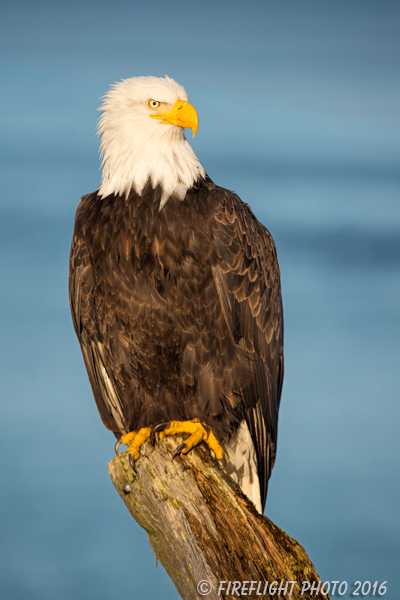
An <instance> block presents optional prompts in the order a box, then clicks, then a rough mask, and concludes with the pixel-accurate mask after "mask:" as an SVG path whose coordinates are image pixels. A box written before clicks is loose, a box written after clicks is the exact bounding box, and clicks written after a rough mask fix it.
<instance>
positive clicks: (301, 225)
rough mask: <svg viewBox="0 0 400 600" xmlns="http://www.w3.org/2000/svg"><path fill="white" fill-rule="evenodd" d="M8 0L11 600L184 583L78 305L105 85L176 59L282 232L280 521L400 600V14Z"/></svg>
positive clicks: (177, 69)
mask: <svg viewBox="0 0 400 600" xmlns="http://www.w3.org/2000/svg"><path fill="white" fill-rule="evenodd" d="M289 7H290V10H289ZM2 10H3V17H4V18H3V19H2V27H3V31H2V34H1V36H0V37H1V44H2V48H3V54H2V81H3V83H4V84H5V85H4V90H5V92H6V93H5V94H4V95H2V97H1V111H0V124H1V128H2V136H1V140H0V156H1V164H2V167H3V168H2V176H1V185H2V195H1V206H0V280H1V282H2V285H1V311H0V319H1V332H2V334H1V340H2V343H1V345H0V353H1V365H2V394H1V410H2V422H3V423H4V425H5V426H4V427H3V434H2V436H1V442H0V443H1V448H2V451H3V452H2V456H3V461H2V466H1V469H2V474H1V482H2V483H1V484H0V494H1V504H0V511H1V538H0V539H1V564H2V567H3V569H2V570H3V571H4V572H3V577H2V583H1V584H0V585H1V586H2V591H3V594H2V597H5V598H7V599H10V600H20V599H24V600H25V599H26V598H29V599H30V600H47V599H50V598H53V597H54V596H57V598H58V600H70V599H71V598H74V599H77V600H78V599H80V598H88V597H89V598H91V597H93V598H96V599H98V600H103V599H104V600H106V599H109V598H111V597H115V596H116V595H124V597H132V598H148V599H149V600H151V599H152V598H159V597H160V596H162V597H163V598H165V599H169V598H171V599H172V598H177V593H176V591H175V589H174V587H173V585H172V584H171V582H170V580H169V578H168V577H167V575H166V574H165V572H164V571H163V569H162V567H160V566H159V567H158V568H157V570H156V571H155V570H154V568H155V559H154V556H153V555H152V552H151V550H150V549H149V546H148V542H147V538H146V535H145V534H144V533H143V531H142V530H140V529H139V527H137V526H136V524H135V523H133V522H132V519H131V518H130V517H129V515H128V514H127V512H126V510H125V508H124V507H123V505H122V503H121V501H120V499H119V498H118V496H117V494H116V492H115V490H114V488H113V487H112V485H111V482H110V480H109V477H108V474H107V472H106V463H107V462H108V460H109V459H110V458H111V457H112V453H113V450H112V446H113V436H112V434H111V433H109V432H108V431H106V430H105V429H104V427H103V426H102V424H101V422H100V418H99V416H98V413H97V409H96V407H95V403H94V401H93V398H92V395H91V391H90V387H89V384H88V381H87V377H86V373H85V369H84V365H83V361H82V358H81V354H80V350H79V346H78V343H77V341H76V339H75V334H74V332H73V328H72V324H71V319H70V315H69V307H68V302H67V272H68V253H69V245H70V240H71V235H72V228H73V219H74V212H75V209H76V206H77V203H78V200H79V197H80V196H81V195H83V194H84V193H87V192H89V191H92V190H93V189H95V188H96V187H97V185H98V183H99V172H98V169H99V164H98V158H97V146H98V143H97V140H96V138H95V136H94V131H95V120H96V117H97V115H96V114H95V111H94V109H95V107H96V106H98V98H99V97H100V96H101V95H102V94H103V93H104V92H105V91H106V90H107V88H108V86H109V84H110V83H111V82H112V81H114V80H117V79H119V78H121V77H129V76H132V75H137V74H155V75H163V74H164V73H165V72H166V73H168V74H169V75H170V76H172V77H175V78H176V79H177V80H178V81H180V82H181V83H182V84H183V85H184V86H185V87H186V89H187V91H188V92H189V95H190V99H191V101H192V102H193V104H194V105H195V106H196V108H197V109H198V111H199V114H200V129H199V133H198V135H197V137H196V139H195V140H194V141H193V147H194V148H195V151H196V153H197V154H198V156H199V158H200V160H201V161H202V163H203V165H204V167H205V168H206V170H207V171H208V173H209V175H210V176H211V177H212V178H213V179H214V180H215V181H216V182H217V183H219V184H220V185H223V186H226V187H228V188H230V189H234V190H235V191H236V192H237V193H238V194H239V195H240V196H241V198H242V199H243V200H244V201H246V202H248V203H249V204H250V205H251V206H252V208H253V209H254V211H255V213H256V215H257V216H258V218H259V219H260V220H261V221H262V222H263V223H265V225H267V227H268V228H269V229H270V230H271V232H272V234H273V235H274V238H275V240H276V243H277V248H278V256H279V261H280V266H281V271H282V286H283V295H284V310H285V352H286V379H285V384H284V392H283V400H282V408H281V413H280V431H279V444H278V458H277V463H276V467H275V470H274V473H273V476H272V479H271V484H270V486H269V497H268V502H267V510H266V514H267V515H268V516H269V517H270V518H271V519H272V520H273V521H274V522H275V523H276V524H277V525H279V526H280V527H282V528H283V529H285V530H286V531H287V532H288V533H289V534H290V535H291V536H293V537H295V538H296V539H298V540H299V541H300V542H301V543H302V544H303V545H304V547H305V548H306V550H307V552H308V553H309V555H310V557H311V559H312V560H313V562H314V563H315V566H316V568H317V571H318V572H319V574H320V575H321V577H322V578H323V579H324V580H339V581H342V580H347V581H348V582H349V583H351V582H353V581H356V580H361V581H365V580H370V581H375V580H377V581H379V582H381V581H384V580H387V581H388V592H387V594H386V596H385V598H388V599H390V600H391V599H394V598H397V595H396V592H395V590H396V575H397V574H398V561H399V550H400V544H399V533H400V523H399V519H398V505H399V491H400V490H399V478H398V470H399V441H398V424H399V403H398V391H399V375H398V357H399V350H400V348H399V344H400V343H399V325H400V323H399V321H400V310H399V300H400V280H399V267H400V220H399V217H400V208H399V198H400V194H399V192H400V171H399V155H400V153H399V149H400V143H399V114H398V106H399V100H400V93H399V91H400V90H399V88H400V84H399V81H400V79H399V59H400V53H399V46H400V43H399V40H400V35H398V33H399V32H398V29H399V23H400V21H399V16H400V15H399V12H400V11H399V8H398V5H397V4H396V3H392V2H386V1H385V0H384V1H383V2H380V3H379V6H378V4H376V3H373V2H363V3H355V2H352V3H348V2H346V3H345V2H342V1H338V2H335V5H334V6H332V5H327V4H324V5H323V6H322V5H321V3H319V2H316V1H315V2H312V1H305V2H302V3H301V5H299V3H294V2H288V3H285V5H278V4H276V3H272V2H271V3H270V4H268V5H264V4H263V5H261V4H258V3H256V2H250V3H246V7H242V5H236V4H232V5H231V7H230V10H229V11H228V13H227V12H226V10H222V8H221V9H217V8H215V7H214V8H213V9H212V10H211V7H210V5H208V4H207V3H206V4H203V5H202V8H201V9H200V8H199V7H195V6H193V7H186V9H185V11H183V10H177V11H174V13H173V15H171V13H170V11H169V10H168V8H167V7H166V6H165V5H162V4H160V3H156V2H153V3H152V5H151V10H150V8H149V9H148V10H147V8H146V7H143V6H141V7H138V6H135V5H134V4H124V3H121V2H120V3H116V4H115V6H114V5H113V8H112V9H111V8H110V7H108V6H107V5H106V4H102V3H101V2H100V3H92V2H88V3H86V4H85V5H84V6H79V5H77V4H75V3H69V4H68V5H62V6H61V5H60V6H58V5H56V4H54V3H53V4H45V3H35V4H27V3H19V5H18V7H16V6H15V7H14V6H13V7H11V5H10V6H8V7H4V8H3V9H2ZM350 589H352V588H350ZM344 597H346V596H344Z"/></svg>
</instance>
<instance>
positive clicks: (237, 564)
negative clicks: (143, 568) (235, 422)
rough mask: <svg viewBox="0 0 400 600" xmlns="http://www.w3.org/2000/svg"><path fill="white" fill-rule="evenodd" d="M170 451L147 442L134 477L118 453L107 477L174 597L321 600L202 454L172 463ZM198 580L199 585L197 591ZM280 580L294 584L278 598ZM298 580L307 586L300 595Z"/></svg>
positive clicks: (307, 574) (305, 561) (309, 575)
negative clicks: (143, 533)
mask: <svg viewBox="0 0 400 600" xmlns="http://www.w3.org/2000/svg"><path fill="white" fill-rule="evenodd" d="M176 445H177V441H176V439H173V438H164V439H163V440H162V441H161V442H160V444H159V445H158V447H156V448H153V446H151V444H150V443H149V442H147V443H146V444H144V446H143V447H142V449H141V457H140V459H139V461H138V462H137V463H136V469H137V473H136V474H135V473H134V472H133V471H132V469H131V468H130V467H129V464H128V462H127V453H126V452H123V453H122V454H121V455H120V456H118V457H115V458H114V459H113V460H112V461H111V462H110V463H109V465H108V471H109V473H110V475H111V478H112V481H113V484H114V486H115V488H116V489H117V491H118V493H119V495H120V496H121V498H122V499H123V501H124V502H125V504H126V506H127V508H128V510H129V512H130V513H131V515H132V516H133V518H134V519H135V520H136V521H137V522H138V523H139V525H141V526H142V527H143V528H144V529H145V530H146V531H147V533H148V536H149V542H150V546H151V547H152V549H153V550H154V553H155V555H156V557H157V558H158V560H159V561H160V562H161V563H162V565H163V566H164V568H165V569H166V571H167V573H168V575H169V576H170V577H171V579H172V581H173V582H174V584H175V586H176V588H177V590H178V592H179V594H180V595H181V597H182V598H183V599H184V600H198V599H201V598H208V599H209V600H215V599H217V598H221V597H223V598H237V597H248V598H260V597H264V598H276V597H277V596H279V595H281V596H282V597H285V598H291V599H296V600H297V599H298V598H299V599H300V598H303V599H304V598H313V599H315V598H319V599H324V600H326V599H329V596H328V595H323V594H322V593H321V592H318V591H317V589H318V587H317V586H318V584H319V582H320V579H319V577H318V575H317V573H316V571H315V569H314V566H313V565H312V563H311V561H310V559H309V558H308V556H307V554H306V552H305V551H304V549H303V548H302V546H301V545H300V544H299V543H298V542H296V541H295V540H294V539H292V538H290V537H289V536H288V535H287V534H286V533H285V532H284V531H282V529H279V527H277V526H276V525H274V524H273V523H272V522H271V521H270V520H269V519H268V518H267V517H263V516H261V515H260V514H258V512H257V511H256V509H255V508H254V506H253V504H252V503H251V502H250V501H249V500H248V499H247V498H246V496H244V495H243V493H242V492H241V490H240V488H239V487H238V486H237V485H236V484H235V483H234V482H233V481H232V480H231V479H230V477H228V475H227V474H226V473H225V472H224V470H223V469H222V468H221V467H220V466H219V465H218V464H217V463H216V461H215V460H213V459H212V458H211V456H210V453H209V451H208V449H206V448H203V447H197V448H196V449H195V450H193V451H191V452H190V453H189V455H188V456H185V457H182V458H180V457H178V458H176V459H175V460H174V461H172V460H171V458H172V455H173V452H174V450H175V448H176ZM199 582H205V583H202V584H200V587H199V588H198V587H197V586H198V584H199ZM207 582H208V583H207ZM220 582H226V584H220ZM229 582H237V583H236V588H234V587H233V583H232V584H231V585H230V589H228V585H229ZM239 582H240V583H239ZM242 582H247V584H246V583H245V584H244V586H243V583H242ZM251 582H253V583H251ZM254 582H256V583H254ZM266 582H268V583H266ZM274 582H275V583H274ZM286 582H297V583H295V584H293V585H291V584H288V585H287V588H286V594H285V595H284V594H283V591H284V588H285V585H286ZM303 582H309V584H310V586H312V585H313V584H314V587H313V588H309V589H308V590H306V589H304V588H306V587H307V585H306V584H305V585H303ZM239 585H240V588H239V587H238V586H239ZM280 585H281V593H280V594H278V591H279V586H280ZM211 586H212V587H211ZM271 586H272V587H271ZM250 588H251V589H250ZM208 589H211V591H210V592H209V593H206V592H207V591H208ZM302 591H303V594H302ZM311 591H313V593H312V595H311ZM243 592H244V593H243ZM246 592H247V593H246Z"/></svg>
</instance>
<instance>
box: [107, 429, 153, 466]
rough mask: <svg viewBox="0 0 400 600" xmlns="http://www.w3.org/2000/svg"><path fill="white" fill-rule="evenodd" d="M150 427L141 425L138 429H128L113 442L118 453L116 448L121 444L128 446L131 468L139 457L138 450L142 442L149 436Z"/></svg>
mask: <svg viewBox="0 0 400 600" xmlns="http://www.w3.org/2000/svg"><path fill="white" fill-rule="evenodd" d="M150 434H151V427H142V429H139V431H130V432H129V433H126V434H125V435H123V436H121V437H120V439H119V440H118V441H117V443H116V444H115V452H116V454H118V448H119V447H120V445H121V444H124V446H128V458H129V464H130V465H131V467H132V469H134V468H135V461H136V460H138V459H139V450H140V447H141V446H142V444H144V442H145V441H146V440H147V439H148V438H149V437H150Z"/></svg>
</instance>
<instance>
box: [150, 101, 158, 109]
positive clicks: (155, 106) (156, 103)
mask: <svg viewBox="0 0 400 600" xmlns="http://www.w3.org/2000/svg"><path fill="white" fill-rule="evenodd" d="M160 104H161V102H157V100H149V101H148V102H147V106H149V107H150V108H153V109H155V108H158V107H159V106H160Z"/></svg>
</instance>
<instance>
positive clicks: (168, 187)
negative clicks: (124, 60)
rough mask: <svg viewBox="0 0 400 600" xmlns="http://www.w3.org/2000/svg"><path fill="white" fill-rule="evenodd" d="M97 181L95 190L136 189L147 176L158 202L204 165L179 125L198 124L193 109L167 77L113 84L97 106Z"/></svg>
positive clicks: (184, 186)
mask: <svg viewBox="0 0 400 600" xmlns="http://www.w3.org/2000/svg"><path fill="white" fill-rule="evenodd" d="M100 110H101V111H102V115H101V117H100V120H99V127H98V135H99V136H100V139H101V144H100V150H101V155H102V170H103V173H102V182H101V185H100V188H99V194H100V196H102V197H105V196H108V195H110V194H116V195H118V194H120V195H123V194H125V195H126V196H128V195H129V193H130V191H131V190H132V189H133V190H135V191H136V192H137V193H138V194H141V193H142V191H143V189H144V187H145V185H146V184H147V182H150V183H151V185H152V186H153V188H156V187H157V186H160V187H161V190H162V195H161V204H160V209H161V208H162V206H163V205H164V204H165V202H167V200H168V198H169V197H170V196H172V195H175V196H177V197H178V198H179V199H180V200H183V198H184V197H185V194H186V192H187V190H188V189H189V188H190V187H191V186H192V185H193V184H194V183H195V182H196V181H197V180H198V179H199V178H200V177H205V171H204V169H203V167H202V166H201V164H200V162H199V161H198V159H197V157H196V155H195V154H194V152H193V150H192V148H191V146H190V144H189V142H188V141H187V139H186V137H185V133H184V128H191V129H192V130H193V137H194V136H195V135H196V132H197V128H198V123H199V120H198V116H197V112H196V109H195V108H194V107H193V106H192V105H191V104H189V102H188V95H187V93H186V91H185V89H184V88H183V87H182V86H181V85H179V83H177V82H176V81H174V80H173V79H171V78H170V77H167V76H165V78H163V77H132V78H130V79H125V80H123V81H121V82H119V83H116V84H114V85H113V86H112V87H111V89H110V90H109V92H108V93H107V94H106V95H105V96H104V98H103V104H102V105H101V107H100Z"/></svg>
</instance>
